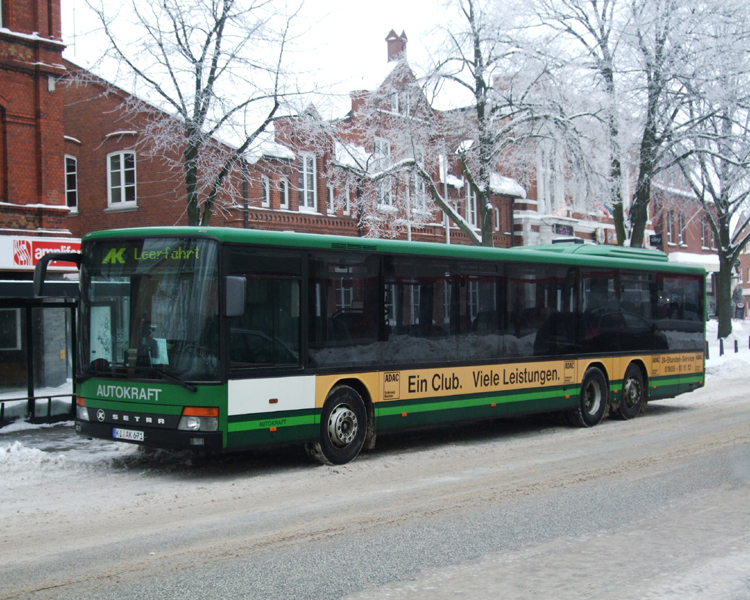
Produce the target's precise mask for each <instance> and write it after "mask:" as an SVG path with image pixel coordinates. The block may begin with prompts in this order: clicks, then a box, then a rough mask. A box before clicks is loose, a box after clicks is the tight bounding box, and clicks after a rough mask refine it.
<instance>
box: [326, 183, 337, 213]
mask: <svg viewBox="0 0 750 600" xmlns="http://www.w3.org/2000/svg"><path fill="white" fill-rule="evenodd" d="M335 193H336V190H335V188H334V187H333V184H332V183H329V184H328V185H327V186H326V210H327V211H328V214H329V215H332V214H335V213H336V197H335Z"/></svg>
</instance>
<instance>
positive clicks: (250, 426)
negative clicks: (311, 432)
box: [228, 415, 320, 433]
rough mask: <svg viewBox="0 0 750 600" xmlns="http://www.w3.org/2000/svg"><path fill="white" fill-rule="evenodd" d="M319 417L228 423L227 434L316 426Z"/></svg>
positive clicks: (293, 417) (304, 416) (307, 416)
mask: <svg viewBox="0 0 750 600" xmlns="http://www.w3.org/2000/svg"><path fill="white" fill-rule="evenodd" d="M318 423H320V415H299V416H289V417H279V418H275V419H274V418H265V419H260V420H253V421H240V422H237V423H229V424H228V428H229V433H234V432H237V431H253V430H255V429H270V428H271V427H294V426H297V425H317V424H318Z"/></svg>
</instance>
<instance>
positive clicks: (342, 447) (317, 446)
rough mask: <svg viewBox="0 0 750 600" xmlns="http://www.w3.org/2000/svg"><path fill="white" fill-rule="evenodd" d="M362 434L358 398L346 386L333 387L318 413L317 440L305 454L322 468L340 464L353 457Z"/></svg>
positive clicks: (361, 408) (359, 447)
mask: <svg viewBox="0 0 750 600" xmlns="http://www.w3.org/2000/svg"><path fill="white" fill-rule="evenodd" d="M366 434H367V409H366V408H365V403H364V402H363V401H362V398H361V396H360V395H359V394H358V393H357V392H356V390H354V389H353V388H351V387H349V386H348V385H337V386H336V387H334V388H333V389H332V390H331V392H330V393H329V394H328V398H326V401H325V404H324V405H323V412H322V413H321V414H320V440H319V441H318V442H316V443H314V444H309V445H308V446H307V451H308V453H309V454H310V456H311V457H312V458H314V459H315V460H317V461H318V462H321V463H323V464H325V465H343V464H346V463H348V462H350V461H352V460H354V459H355V458H356V457H357V455H358V454H359V451H360V450H362V446H363V444H364V442H365V436H366Z"/></svg>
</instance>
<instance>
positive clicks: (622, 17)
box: [534, 0, 628, 245]
mask: <svg viewBox="0 0 750 600" xmlns="http://www.w3.org/2000/svg"><path fill="white" fill-rule="evenodd" d="M624 5H625V3H624V2H618V0H537V2H536V3H535V4H534V10H535V13H536V15H537V18H538V19H539V24H540V25H541V26H542V28H550V29H552V30H553V31H555V32H556V33H558V34H559V35H560V36H561V37H562V38H563V42H564V41H569V40H572V41H573V42H575V44H576V46H577V47H578V48H580V50H582V52H581V53H580V54H579V55H578V56H576V54H578V53H575V52H574V53H573V54H572V55H570V58H571V61H573V62H575V61H576V60H578V61H580V62H581V63H582V65H583V68H585V69H587V70H589V71H591V72H593V73H594V74H595V78H594V83H595V85H597V86H599V87H600V89H601V90H602V91H603V102H602V104H603V106H602V109H603V117H602V118H603V120H604V121H605V122H606V128H607V135H606V139H607V145H608V155H609V165H608V166H609V169H608V177H607V178H606V181H607V183H608V185H607V186H606V187H607V188H608V192H609V198H610V203H611V205H612V213H613V218H614V222H615V230H616V232H617V243H618V244H620V245H623V244H624V243H625V240H626V239H627V232H626V226H625V209H624V205H623V190H622V160H621V146H620V128H621V125H620V115H619V113H618V105H619V104H620V102H619V96H618V93H619V92H620V90H621V88H625V85H622V84H624V82H622V81H621V77H622V75H623V68H622V65H621V64H620V56H619V55H620V51H621V49H622V39H621V38H622V35H623V30H624V27H625V25H626V23H627V19H628V16H627V14H625V13H626V10H625V8H626V7H624ZM556 48H559V46H556ZM587 95H589V96H590V93H589V92H587Z"/></svg>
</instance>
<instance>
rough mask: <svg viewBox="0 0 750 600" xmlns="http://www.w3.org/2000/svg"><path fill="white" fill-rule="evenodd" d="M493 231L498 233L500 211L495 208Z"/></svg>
mask: <svg viewBox="0 0 750 600" xmlns="http://www.w3.org/2000/svg"><path fill="white" fill-rule="evenodd" d="M495 231H500V209H499V208H498V207H497V206H496V207H495Z"/></svg>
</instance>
